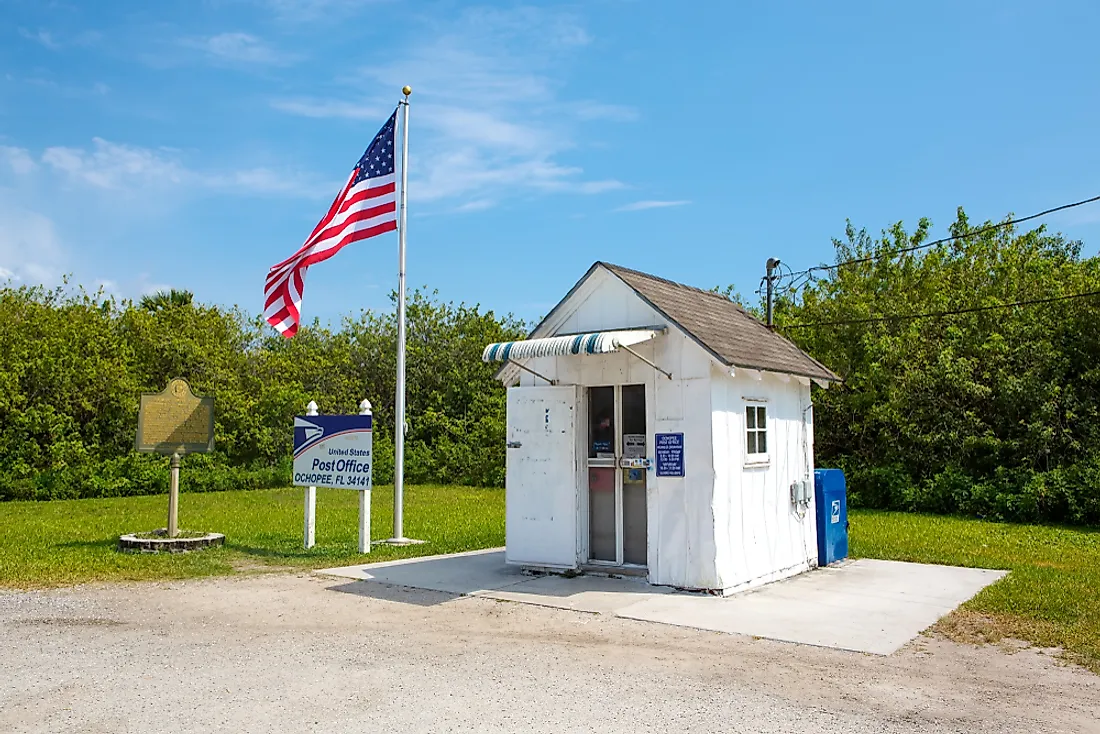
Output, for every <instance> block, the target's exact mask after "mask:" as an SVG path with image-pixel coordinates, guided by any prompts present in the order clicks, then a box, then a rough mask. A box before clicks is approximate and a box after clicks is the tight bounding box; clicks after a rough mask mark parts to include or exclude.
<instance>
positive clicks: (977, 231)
mask: <svg viewBox="0 0 1100 734" xmlns="http://www.w3.org/2000/svg"><path fill="white" fill-rule="evenodd" d="M1095 201H1100V196H1094V197H1092V198H1091V199H1082V200H1081V201H1075V202H1073V203H1072V204H1063V205H1061V206H1056V207H1054V208H1053V209H1046V210H1044V211H1041V212H1038V213H1036V214H1030V215H1028V216H1026V217H1021V218H1020V219H1006V220H1005V221H1003V222H997V223H996V224H988V225H986V226H984V227H979V228H978V229H972V230H970V231H968V232H965V233H963V234H958V235H951V236H950V237H944V238H943V239H939V240H935V241H934V242H925V243H924V244H921V245H913V246H912V247H903V248H902V249H900V250H892V251H890V252H882V253H878V254H875V255H867V256H865V257H857V258H854V259H852V260H845V261H843V262H838V263H835V264H833V265H815V266H814V267H812V268H806V269H805V270H799V271H796V272H794V273H792V274H791V275H792V276H798V275H807V276H808V275H812V274H813V273H814V272H816V271H819V270H822V271H823V270H836V269H837V268H841V267H844V266H845V265H858V264H860V263H866V262H871V261H872V260H878V259H881V258H889V257H896V256H897V255H904V254H906V253H909V252H916V251H917V250H924V249H927V248H929V247H935V246H936V245H943V244H946V243H948V242H954V241H955V240H961V239H963V238H965V237H974V236H977V235H982V234H985V233H986V232H994V231H996V230H998V229H1003V228H1005V227H1010V226H1012V225H1015V224H1022V223H1023V222H1030V221H1031V220H1032V219H1038V218H1039V217H1045V216H1047V215H1048V214H1054V213H1055V212H1060V211H1064V210H1066V209H1073V208H1074V207H1077V206H1084V205H1085V204H1091V203H1093V202H1095ZM806 282H807V283H808V282H809V279H807V281H806Z"/></svg>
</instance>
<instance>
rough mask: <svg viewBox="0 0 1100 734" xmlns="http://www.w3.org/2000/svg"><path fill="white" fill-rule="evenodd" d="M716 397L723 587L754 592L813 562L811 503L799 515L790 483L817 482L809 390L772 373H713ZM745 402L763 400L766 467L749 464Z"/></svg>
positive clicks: (716, 504) (716, 508)
mask: <svg viewBox="0 0 1100 734" xmlns="http://www.w3.org/2000/svg"><path fill="white" fill-rule="evenodd" d="M712 397H713V401H714V410H713V414H712V425H713V430H714V435H715V441H714V452H715V457H714V464H715V474H716V479H715V496H714V511H715V521H716V526H717V527H718V528H719V533H718V537H717V538H716V545H717V549H718V552H717V555H716V559H717V566H718V573H719V576H720V585H721V587H722V588H724V589H726V590H727V591H728V590H734V589H742V588H749V587H751V586H756V585H759V584H761V583H766V582H767V581H771V580H774V579H777V578H783V577H785V576H790V575H793V574H795V573H799V572H801V571H804V570H806V569H807V568H810V567H812V566H814V565H816V557H817V534H816V526H815V524H814V517H813V506H812V504H811V505H810V507H808V508H806V510H805V511H804V512H800V511H799V510H797V509H796V508H795V507H794V506H793V505H792V504H791V501H790V485H791V483H792V482H794V481H796V480H799V479H808V480H810V481H811V482H812V478H813V476H812V467H813V461H812V456H813V454H812V446H813V435H812V434H813V424H812V420H811V419H810V415H809V411H808V410H804V409H806V408H807V407H808V406H809V388H807V387H804V386H802V385H801V384H799V383H798V381H797V380H790V381H786V382H784V381H782V380H781V379H779V378H778V377H776V376H774V375H769V374H765V375H764V377H763V379H761V380H754V379H752V378H750V377H748V376H747V375H743V374H739V375H737V376H736V377H730V376H729V375H727V374H720V373H718V371H717V370H716V374H715V377H714V382H713V383H712ZM746 398H754V399H763V400H765V401H766V402H765V403H764V405H766V406H767V413H768V455H769V458H770V460H769V462H768V464H766V465H764V466H751V465H746V463H745V460H746V450H745V406H746V405H747V404H749V403H747V402H746ZM804 415H805V421H804V420H803V416H804Z"/></svg>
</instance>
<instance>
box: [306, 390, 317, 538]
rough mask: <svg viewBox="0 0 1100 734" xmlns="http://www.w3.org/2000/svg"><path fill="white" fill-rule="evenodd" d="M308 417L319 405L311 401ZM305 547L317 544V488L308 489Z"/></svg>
mask: <svg viewBox="0 0 1100 734" xmlns="http://www.w3.org/2000/svg"><path fill="white" fill-rule="evenodd" d="M306 415H307V416H314V415H317V403H315V402H314V401H312V400H310V401H309V405H307V406H306ZM303 535H304V536H305V538H304V540H303V543H302V544H303V545H304V546H305V547H306V550H309V549H310V548H312V547H313V546H314V545H316V544H317V538H316V535H317V488H316V487H306V513H305V527H304V528H303Z"/></svg>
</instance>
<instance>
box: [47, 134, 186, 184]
mask: <svg viewBox="0 0 1100 734" xmlns="http://www.w3.org/2000/svg"><path fill="white" fill-rule="evenodd" d="M92 144H93V149H92V150H91V151H87V150H84V149H82V148H67V147H60V146H58V147H52V148H47V149H46V150H45V152H43V153H42V162H43V163H45V164H46V165H48V166H50V167H51V168H53V169H54V170H56V171H58V172H61V173H63V174H65V175H66V176H68V177H69V178H70V179H72V180H74V181H77V182H81V183H86V184H90V185H92V186H95V187H97V188H102V189H121V188H126V187H128V186H133V185H146V184H153V183H164V182H168V183H180V182H182V181H183V180H184V178H186V176H187V172H186V170H185V169H184V168H183V167H182V166H181V165H180V164H179V163H178V162H177V161H175V160H173V159H172V158H170V157H169V156H168V155H167V153H166V151H163V150H153V149H149V148H138V147H134V146H129V145H122V144H119V143H112V142H110V141H107V140H104V139H103V138H93V139H92Z"/></svg>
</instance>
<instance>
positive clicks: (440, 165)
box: [272, 7, 631, 201]
mask: <svg viewBox="0 0 1100 734" xmlns="http://www.w3.org/2000/svg"><path fill="white" fill-rule="evenodd" d="M425 24H426V27H425V28H422V29H420V32H418V34H417V35H416V37H417V38H422V39H424V40H422V41H417V42H414V43H413V44H412V45H411V46H410V47H408V48H405V49H402V50H400V51H399V52H398V53H396V54H395V55H394V58H395V61H394V62H393V63H391V64H388V65H383V66H372V67H368V68H363V69H360V70H359V73H358V74H357V75H355V76H352V77H350V78H341V79H338V80H337V81H339V82H340V83H341V84H343V85H345V86H359V87H362V86H364V81H366V82H367V84H368V85H369V86H370V87H378V86H380V85H384V87H385V88H388V89H391V90H392V95H393V96H392V97H390V99H392V100H393V102H396V99H394V98H396V97H397V96H398V95H397V92H398V90H399V89H400V85H401V84H402V83H404V82H406V81H413V80H415V85H416V86H415V89H414V92H413V97H412V104H413V108H412V112H411V117H412V119H411V121H410V129H411V131H412V134H413V136H414V137H415V142H414V143H413V149H412V150H411V151H410V163H409V176H410V178H411V181H410V184H409V196H410V197H411V198H413V199H414V200H418V201H431V200H440V199H446V198H457V197H465V198H468V199H470V200H471V201H474V200H476V201H489V200H492V201H497V200H499V199H501V198H503V197H506V196H509V195H517V194H522V193H523V192H525V191H526V192H531V191H535V192H560V193H575V194H598V193H602V192H605V191H610V190H613V189H617V188H623V186H624V184H623V183H622V182H620V181H617V180H614V179H612V178H608V177H598V178H592V177H591V175H590V174H589V172H587V171H585V170H583V169H582V168H581V167H579V166H576V165H569V164H567V163H565V162H563V158H564V156H565V155H566V154H567V153H568V151H570V150H572V149H574V148H576V147H577V142H576V140H577V139H578V138H580V137H581V133H580V131H578V130H577V129H575V128H576V125H577V123H578V121H583V120H588V121H591V120H597V119H602V120H607V119H618V120H625V119H628V118H630V117H631V112H630V110H629V108H625V107H617V106H615V105H610V104H600V105H597V104H596V103H592V102H569V101H563V100H561V99H559V91H558V88H559V87H560V82H559V81H558V78H557V75H558V74H560V69H561V68H562V67H563V66H564V65H567V64H568V63H569V62H570V61H571V60H572V58H573V57H574V56H575V54H576V52H577V47H578V46H583V45H584V44H587V43H589V42H590V41H591V39H590V37H589V35H588V33H587V32H586V31H585V30H584V28H583V27H581V26H580V25H579V24H578V23H577V21H576V20H575V19H574V18H573V17H572V16H571V15H569V14H567V13H563V12H560V11H558V10H553V9H543V8H537V7H525V8H518V9H513V10H486V9H477V10H467V11H465V12H464V13H463V14H462V15H461V16H460V18H459V19H458V20H457V21H454V22H443V21H439V20H429V21H425ZM386 97H389V95H386ZM418 99H424V100H429V101H425V102H423V103H418V102H417V100H418ZM383 100H386V98H385V97H383V98H382V99H373V100H370V101H354V100H342V99H333V100H319V99H304V100H303V99H290V100H279V101H276V102H273V103H272V106H273V107H275V108H276V109H280V110H282V111H284V112H288V113H291V114H296V115H300V116H305V117H312V118H326V117H327V118H346V119H356V120H366V119H370V118H371V117H373V118H374V119H375V120H377V121H378V122H379V123H380V122H381V120H382V118H384V116H385V114H386V111H387V110H389V109H392V107H390V106H389V104H392V103H391V102H389V101H388V100H386V101H383Z"/></svg>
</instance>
